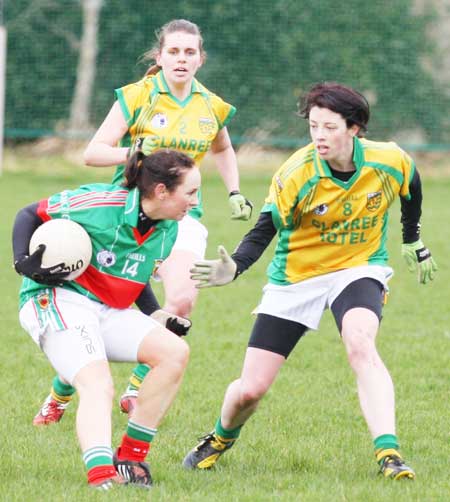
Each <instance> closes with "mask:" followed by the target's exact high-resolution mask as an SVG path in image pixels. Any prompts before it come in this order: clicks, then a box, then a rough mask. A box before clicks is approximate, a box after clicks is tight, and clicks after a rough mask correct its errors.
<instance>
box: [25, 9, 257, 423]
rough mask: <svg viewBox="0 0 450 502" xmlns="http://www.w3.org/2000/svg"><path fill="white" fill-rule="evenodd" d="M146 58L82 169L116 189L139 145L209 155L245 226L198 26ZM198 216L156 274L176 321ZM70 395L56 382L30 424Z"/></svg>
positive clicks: (223, 107) (198, 252)
mask: <svg viewBox="0 0 450 502" xmlns="http://www.w3.org/2000/svg"><path fill="white" fill-rule="evenodd" d="M146 57H147V58H148V59H152V60H154V61H155V63H156V64H154V65H153V66H151V67H150V68H149V70H148V71H147V74H146V75H145V77H144V78H143V79H142V80H140V81H138V82H135V83H132V84H129V85H126V86H125V87H122V88H120V89H116V91H115V96H116V101H115V103H114V104H113V106H112V108H111V110H110V111H109V113H108V115H107V117H106V118H105V120H104V122H103V123H102V124H101V126H100V128H99V129H98V131H97V132H96V134H95V135H94V137H93V138H92V140H91V141H90V143H89V145H88V147H87V149H86V151H85V155H84V157H85V162H86V164H88V165H91V166H100V167H102V166H112V165H117V164H118V165H119V167H118V168H117V171H116V174H115V176H114V180H113V181H114V182H116V181H120V180H121V179H122V174H123V164H124V163H125V162H126V159H127V156H128V155H129V154H130V151H132V150H133V148H134V143H135V141H136V140H137V139H138V140H139V139H140V138H142V145H141V148H142V150H143V152H144V153H146V154H148V153H150V152H152V151H154V150H156V149H158V148H172V149H176V150H180V151H182V152H184V153H186V154H187V155H189V156H190V157H192V158H193V159H194V160H195V161H196V163H197V164H198V163H199V162H200V161H201V159H202V158H203V157H204V156H205V154H206V152H208V151H210V152H211V154H212V158H213V159H214V161H215V164H216V165H217V168H218V170H219V172H220V175H221V176H222V178H223V181H224V184H225V187H226V189H227V192H228V194H229V203H230V209H231V218H232V219H236V220H248V219H249V218H250V215H251V211H252V204H251V203H250V202H249V201H248V200H247V199H246V198H245V197H244V196H243V195H241V194H240V192H239V173H238V168H237V161H236V155H235V153H234V150H233V147H232V145H231V141H230V137H229V135H228V131H227V127H226V126H227V124H228V122H229V121H230V120H231V118H232V117H233V115H234V114H235V111H236V110H235V108H234V107H233V106H231V105H229V104H228V103H225V102H224V101H223V100H222V99H221V98H219V97H218V96H216V95H215V94H213V93H212V92H210V91H209V90H208V89H206V87H204V86H203V85H202V84H201V83H200V82H199V81H198V80H197V79H196V78H195V75H196V73H197V71H198V70H199V68H200V67H201V66H202V64H203V63H204V61H205V59H206V53H205V51H204V49H203V39H202V35H201V33H200V30H199V28H198V26H197V25H195V24H194V23H192V22H190V21H186V20H184V19H176V20H173V21H170V22H168V23H167V24H165V25H164V26H163V27H162V28H161V30H160V31H159V33H158V35H157V43H156V45H155V46H154V47H153V48H152V49H151V50H150V51H148V52H147V53H146ZM200 199H201V198H200ZM202 213H203V209H202V205H201V201H200V204H199V205H198V206H197V207H195V208H193V209H192V210H191V211H190V212H189V214H188V215H186V216H185V217H184V218H183V219H182V221H181V222H180V230H179V234H178V238H177V242H176V243H175V246H174V248H173V251H172V253H171V254H170V256H169V257H168V258H167V260H165V261H164V263H163V264H161V266H160V268H159V270H158V278H160V279H161V280H162V283H163V286H164V293H165V304H164V309H165V310H167V311H169V312H172V313H174V314H177V315H179V316H183V317H188V316H189V314H190V312H191V310H192V308H193V306H194V303H195V300H196V298H197V290H196V288H195V286H194V283H193V281H191V279H190V277H189V269H190V267H191V266H192V264H193V263H194V261H195V260H198V259H203V258H204V255H205V250H206V239H207V235H208V232H207V230H206V228H205V227H204V225H202V224H201V223H200V217H201V215H202ZM148 369H149V368H148V367H147V366H145V365H139V366H138V367H136V368H135V370H134V372H133V374H132V376H131V378H130V383H129V385H128V388H127V390H126V392H125V393H124V395H123V396H122V398H121V400H120V405H121V408H122V411H124V412H129V411H130V410H131V408H132V406H133V404H134V402H135V400H136V395H137V391H138V389H139V386H140V383H141V381H142V379H143V378H144V377H145V375H146V373H147V371H148ZM71 393H73V389H71V388H70V387H67V386H65V383H64V382H62V381H61V379H58V378H56V379H55V380H54V384H53V388H52V390H51V393H50V395H49V396H48V397H47V399H46V400H45V402H44V405H43V406H42V407H41V409H40V410H39V412H38V414H37V415H36V416H35V418H34V421H33V423H34V424H35V425H46V424H49V423H52V422H57V421H58V420H60V418H61V417H62V414H63V413H64V409H65V407H66V406H67V404H68V402H69V401H70V396H71Z"/></svg>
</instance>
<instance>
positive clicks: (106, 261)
mask: <svg viewBox="0 0 450 502" xmlns="http://www.w3.org/2000/svg"><path fill="white" fill-rule="evenodd" d="M116 259H117V258H116V255H115V254H114V253H112V252H111V251H108V250H107V249H102V250H101V251H99V252H98V253H97V261H98V263H99V264H100V265H102V266H103V267H107V268H108V267H112V266H113V265H114V263H116Z"/></svg>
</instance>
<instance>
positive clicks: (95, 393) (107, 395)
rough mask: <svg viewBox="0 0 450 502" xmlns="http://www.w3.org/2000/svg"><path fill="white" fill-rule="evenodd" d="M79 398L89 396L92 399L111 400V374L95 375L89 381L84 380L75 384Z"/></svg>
mask: <svg viewBox="0 0 450 502" xmlns="http://www.w3.org/2000/svg"><path fill="white" fill-rule="evenodd" d="M77 391H78V393H79V395H80V399H82V398H84V397H90V398H92V399H107V400H112V399H113V397H114V384H113V380H112V378H111V375H102V376H96V378H93V379H92V381H91V382H85V383H82V384H79V385H78V386H77Z"/></svg>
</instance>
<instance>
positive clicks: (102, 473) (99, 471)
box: [87, 465, 117, 485]
mask: <svg viewBox="0 0 450 502" xmlns="http://www.w3.org/2000/svg"><path fill="white" fill-rule="evenodd" d="M87 476H88V483H89V484H90V485H98V484H100V483H102V482H103V481H106V480H107V479H111V478H114V477H116V476H117V472H116V469H115V467H114V466H113V465H97V467H92V469H89V470H88V473H87Z"/></svg>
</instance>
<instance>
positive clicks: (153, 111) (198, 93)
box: [113, 71, 236, 218]
mask: <svg viewBox="0 0 450 502" xmlns="http://www.w3.org/2000/svg"><path fill="white" fill-rule="evenodd" d="M115 95H116V98H117V100H118V102H119V104H120V107H121V109H122V113H123V115H124V117H125V120H126V121H127V124H128V133H127V134H126V135H125V136H124V137H123V138H122V140H121V146H130V145H132V144H133V142H134V140H135V139H136V138H139V137H143V136H150V137H151V139H152V146H153V148H154V149H155V150H157V149H158V148H171V149H173V150H179V151H181V152H183V153H185V154H186V155H189V156H190V157H192V158H193V159H194V160H195V162H196V163H197V164H199V163H200V161H201V160H202V159H203V157H204V156H205V155H206V152H207V151H208V150H209V149H210V147H211V143H212V142H213V141H214V138H215V137H216V136H217V133H218V132H219V130H220V129H222V128H223V127H225V126H226V125H227V124H228V122H229V121H230V120H231V119H232V117H233V115H234V114H235V112H236V109H235V108H234V106H232V105H230V104H228V103H226V102H225V101H223V100H222V99H221V98H220V97H219V96H217V95H215V94H213V93H212V92H210V91H209V90H208V89H207V88H206V87H204V86H203V85H202V84H201V83H200V82H199V81H198V80H196V79H194V80H193V82H192V89H191V93H190V94H189V96H188V97H187V98H186V99H185V100H184V101H180V100H179V99H177V98H176V97H175V96H173V95H172V94H171V92H170V89H169V87H168V85H167V82H166V80H165V79H164V74H163V72H162V71H160V72H159V73H157V74H156V75H151V76H148V77H144V78H143V79H142V80H140V81H139V82H135V83H133V84H129V85H126V86H125V87H121V88H120V89H116V90H115ZM123 171H124V166H123V165H122V166H118V168H117V171H116V173H115V176H114V178H113V183H118V182H120V181H122V176H123ZM202 213H203V209H202V205H201V202H200V205H199V206H198V207H196V208H194V209H192V210H191V211H190V213H189V214H190V215H191V216H194V217H196V218H199V217H200V216H201V215H202Z"/></svg>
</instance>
